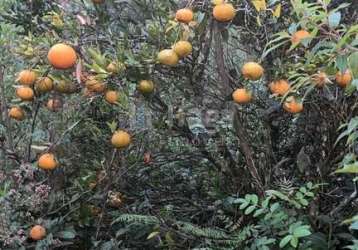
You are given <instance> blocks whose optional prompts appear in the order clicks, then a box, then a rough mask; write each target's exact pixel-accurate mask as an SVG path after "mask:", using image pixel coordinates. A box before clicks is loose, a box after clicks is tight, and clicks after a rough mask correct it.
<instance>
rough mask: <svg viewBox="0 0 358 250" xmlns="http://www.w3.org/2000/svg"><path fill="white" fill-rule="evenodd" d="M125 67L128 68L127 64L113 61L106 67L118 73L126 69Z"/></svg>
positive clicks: (109, 70)
mask: <svg viewBox="0 0 358 250" xmlns="http://www.w3.org/2000/svg"><path fill="white" fill-rule="evenodd" d="M125 69H126V66H125V65H124V64H123V63H121V62H119V63H117V62H111V63H110V64H108V66H107V68H106V70H107V71H108V72H111V73H113V74H118V73H120V72H122V71H124V70H125Z"/></svg>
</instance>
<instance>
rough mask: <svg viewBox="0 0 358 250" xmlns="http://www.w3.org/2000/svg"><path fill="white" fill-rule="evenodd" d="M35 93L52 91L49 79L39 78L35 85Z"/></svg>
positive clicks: (51, 83)
mask: <svg viewBox="0 0 358 250" xmlns="http://www.w3.org/2000/svg"><path fill="white" fill-rule="evenodd" d="M35 88H36V90H37V91H39V92H41V93H45V92H49V91H51V90H52V89H53V81H52V79H51V78H49V77H41V78H40V79H39V80H38V81H37V82H36V84H35Z"/></svg>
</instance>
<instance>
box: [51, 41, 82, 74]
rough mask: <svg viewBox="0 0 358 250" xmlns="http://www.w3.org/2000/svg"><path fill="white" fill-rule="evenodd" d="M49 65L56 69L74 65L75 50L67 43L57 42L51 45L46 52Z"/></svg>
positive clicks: (75, 58)
mask: <svg viewBox="0 0 358 250" xmlns="http://www.w3.org/2000/svg"><path fill="white" fill-rule="evenodd" d="M47 58H48V60H49V62H50V63H51V65H52V66H53V67H54V68H56V69H68V68H71V67H72V66H73V65H75V63H76V60H77V55H76V51H75V50H74V49H73V48H72V47H71V46H69V45H66V44H63V43H58V44H56V45H54V46H52V47H51V49H50V50H49V52H48V54H47Z"/></svg>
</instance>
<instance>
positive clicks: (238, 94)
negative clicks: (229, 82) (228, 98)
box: [232, 88, 252, 104]
mask: <svg viewBox="0 0 358 250" xmlns="http://www.w3.org/2000/svg"><path fill="white" fill-rule="evenodd" d="M232 99H233V100H234V102H236V103H240V104H243V103H248V102H250V101H251V99H252V95H251V92H250V91H248V90H246V89H245V88H240V89H236V90H235V91H234V92H233V93H232Z"/></svg>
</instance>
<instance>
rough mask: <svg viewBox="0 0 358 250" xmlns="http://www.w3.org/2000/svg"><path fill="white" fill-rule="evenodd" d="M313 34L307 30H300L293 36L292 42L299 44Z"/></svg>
mask: <svg viewBox="0 0 358 250" xmlns="http://www.w3.org/2000/svg"><path fill="white" fill-rule="evenodd" d="M310 36H311V34H310V33H309V32H308V31H307V30H298V31H296V32H295V33H294V34H293V35H292V36H291V43H292V44H298V43H300V42H301V41H302V40H303V39H306V38H309V37H310Z"/></svg>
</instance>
